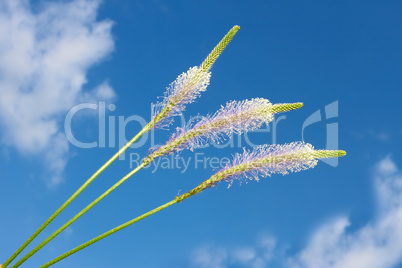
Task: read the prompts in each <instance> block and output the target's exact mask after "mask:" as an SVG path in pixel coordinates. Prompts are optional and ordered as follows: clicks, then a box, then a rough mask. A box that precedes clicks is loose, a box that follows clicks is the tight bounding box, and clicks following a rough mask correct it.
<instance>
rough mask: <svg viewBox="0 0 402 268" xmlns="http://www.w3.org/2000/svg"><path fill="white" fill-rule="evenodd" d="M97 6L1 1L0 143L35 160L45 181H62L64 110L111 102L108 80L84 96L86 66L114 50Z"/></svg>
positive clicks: (81, 1)
mask: <svg viewBox="0 0 402 268" xmlns="http://www.w3.org/2000/svg"><path fill="white" fill-rule="evenodd" d="M98 6H99V1H96V0H74V1H70V2H65V1H60V2H45V3H42V4H41V6H40V8H39V11H35V12H34V11H32V7H31V6H30V3H29V2H28V1H24V0H2V1H0V25H1V27H0V126H1V127H2V137H1V138H2V142H3V143H4V144H6V145H8V146H13V147H15V148H16V149H17V150H18V151H19V152H20V153H22V154H24V155H28V156H41V157H43V160H44V161H45V162H46V163H45V165H44V166H45V167H46V168H47V171H48V173H49V175H51V179H49V180H48V181H47V183H48V184H49V185H50V186H54V185H57V184H59V183H60V182H61V181H62V173H63V171H64V168H65V165H66V163H67V159H68V151H69V149H68V148H69V146H68V143H67V139H66V138H65V136H64V135H63V129H62V120H63V116H64V115H65V114H66V112H67V111H68V110H69V109H71V108H72V107H73V106H74V105H76V104H78V103H80V102H82V101H84V100H99V99H103V100H110V99H111V98H113V97H114V96H115V93H114V91H113V90H112V89H111V87H110V86H109V84H108V83H107V82H104V83H102V84H101V85H99V86H98V87H97V88H95V89H94V90H92V91H90V92H86V93H84V92H83V86H84V84H85V83H86V73H87V71H88V69H89V68H90V67H92V66H93V65H94V64H96V63H98V62H99V61H101V60H102V59H104V58H105V56H107V55H109V54H110V52H111V51H112V50H113V48H114V42H113V38H112V35H111V27H112V22H111V21H107V20H104V21H97V19H96V15H97V8H98Z"/></svg>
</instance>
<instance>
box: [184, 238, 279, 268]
mask: <svg viewBox="0 0 402 268" xmlns="http://www.w3.org/2000/svg"><path fill="white" fill-rule="evenodd" d="M275 245H276V241H275V239H274V238H272V237H271V236H266V235H264V236H262V237H260V239H259V241H258V242H257V243H256V244H255V245H252V246H247V247H244V246H243V247H236V248H228V247H226V248H225V247H216V246H204V247H200V248H198V249H197V250H195V251H194V253H193V256H192V259H191V261H192V267H197V268H226V267H230V266H231V265H238V266H239V267H240V266H241V267H247V268H264V267H267V265H268V263H269V262H270V261H271V259H272V258H273V252H274V250H275ZM238 266H236V267H238Z"/></svg>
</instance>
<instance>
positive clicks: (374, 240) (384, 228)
mask: <svg viewBox="0 0 402 268" xmlns="http://www.w3.org/2000/svg"><path fill="white" fill-rule="evenodd" d="M374 177H375V178H374V182H375V190H376V196H377V203H378V214H377V217H376V219H374V220H372V221H371V222H369V223H368V224H366V225H365V226H364V227H362V228H360V229H358V230H356V231H353V232H349V231H348V230H347V227H348V226H349V225H350V222H349V220H348V219H347V218H346V217H341V218H338V219H335V220H332V221H330V222H328V223H326V224H324V225H323V226H321V227H320V228H319V229H318V230H317V231H316V232H315V233H314V234H313V236H312V237H311V239H310V241H309V243H308V244H307V246H306V248H305V249H304V250H302V251H301V252H300V253H299V254H298V255H297V256H295V257H292V258H290V259H289V262H288V264H289V265H288V266H289V267H292V268H301V267H308V268H316V267H317V268H318V267H319V268H338V267H339V268H360V267H361V268H363V267H364V268H388V267H389V268H390V267H395V266H396V265H397V264H399V263H400V262H401V261H402V224H401V223H402V172H401V171H399V170H398V168H397V166H396V165H395V163H394V162H393V161H392V160H391V159H390V157H386V158H385V159H383V160H382V161H380V162H379V163H378V164H377V165H376V167H375V171H374Z"/></svg>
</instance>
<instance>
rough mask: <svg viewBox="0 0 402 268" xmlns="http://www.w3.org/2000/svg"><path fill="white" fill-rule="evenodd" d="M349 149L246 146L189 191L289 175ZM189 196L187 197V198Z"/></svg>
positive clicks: (309, 145) (292, 145) (298, 146)
mask: <svg viewBox="0 0 402 268" xmlns="http://www.w3.org/2000/svg"><path fill="white" fill-rule="evenodd" d="M345 154H346V152H345V151H341V150H336V151H331V150H314V148H313V146H312V145H311V144H308V143H304V142H293V143H289V144H284V145H263V146H259V147H257V148H255V149H254V150H252V151H249V150H246V149H244V152H243V153H242V154H236V155H235V157H234V158H233V160H232V162H231V163H229V164H227V165H226V167H224V168H223V169H221V170H219V171H218V172H216V173H215V174H214V175H212V177H211V178H209V179H208V180H206V181H204V182H203V183H202V184H200V185H199V186H197V187H196V188H194V189H193V190H191V191H190V192H189V194H190V195H195V194H197V193H199V192H201V191H203V190H205V189H207V188H210V187H212V186H214V185H216V184H217V183H219V182H221V181H228V182H229V186H230V184H231V183H232V182H233V180H234V179H239V180H241V179H243V178H246V179H247V178H248V179H255V180H257V181H258V177H267V176H271V174H278V173H279V174H283V175H285V174H288V173H290V172H298V171H302V170H306V169H309V168H313V167H314V166H315V165H316V164H317V159H319V158H329V157H340V156H344V155H345ZM184 198H187V197H184Z"/></svg>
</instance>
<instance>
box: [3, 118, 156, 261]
mask: <svg viewBox="0 0 402 268" xmlns="http://www.w3.org/2000/svg"><path fill="white" fill-rule="evenodd" d="M153 125H154V123H153V122H150V123H148V124H147V125H146V126H145V127H144V128H143V129H142V130H141V131H140V132H138V134H137V135H135V137H134V138H132V139H131V140H130V141H129V142H128V143H127V144H126V145H124V146H123V147H122V148H121V149H120V150H119V151H118V152H117V153H116V154H115V155H113V156H112V158H110V159H109V160H108V161H107V162H106V163H105V164H103V166H102V167H100V168H99V169H98V170H97V171H96V172H95V173H94V174H93V175H92V176H91V177H90V178H89V179H88V180H87V181H86V182H85V183H84V184H83V185H82V186H81V187H80V188H79V189H78V190H77V191H76V192H75V193H74V194H73V195H72V196H70V198H68V199H67V201H66V202H64V204H63V205H62V206H61V207H59V208H58V209H57V210H56V212H54V213H53V214H52V215H51V216H50V217H49V218H48V219H47V220H46V221H45V222H44V223H43V224H42V225H41V226H40V227H39V228H38V229H37V230H36V231H35V233H33V234H32V235H31V236H30V237H29V238H28V240H27V241H25V243H24V244H22V246H20V247H19V248H18V249H17V251H15V252H14V254H13V255H11V257H10V258H9V259H8V260H7V261H6V262H5V263H4V264H3V268H6V267H7V266H8V265H9V264H10V263H11V262H12V261H13V260H14V259H15V258H16V257H17V256H18V255H19V254H20V253H21V252H22V251H23V250H24V249H25V248H26V247H27V246H28V245H29V244H30V243H31V242H32V241H33V240H34V239H35V238H36V237H37V236H38V235H39V234H40V233H41V232H42V231H43V229H45V228H46V226H48V225H49V224H50V223H51V222H52V221H53V220H54V219H55V218H56V217H57V216H58V215H59V214H60V213H61V212H62V211H63V210H64V209H65V208H66V207H67V206H68V205H69V204H70V203H71V202H72V201H73V200H74V199H75V198H76V197H77V196H78V195H79V194H80V193H81V192H82V191H84V189H85V188H87V187H88V185H89V184H90V183H91V182H92V181H93V180H95V179H96V177H98V176H99V175H100V174H101V173H102V172H103V171H104V170H105V169H106V168H107V167H108V166H109V165H110V164H112V163H113V162H114V161H115V160H116V159H117V158H118V157H119V156H120V155H121V154H122V153H123V152H124V151H126V150H127V149H128V148H129V147H130V146H131V145H132V144H133V143H134V142H135V141H136V140H138V139H139V138H140V137H141V136H142V135H143V134H144V133H146V132H148V131H149V130H150V129H151V128H152V126H153ZM13 267H14V266H13Z"/></svg>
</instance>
